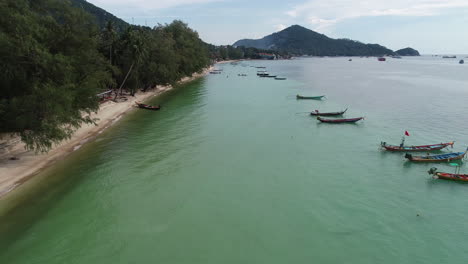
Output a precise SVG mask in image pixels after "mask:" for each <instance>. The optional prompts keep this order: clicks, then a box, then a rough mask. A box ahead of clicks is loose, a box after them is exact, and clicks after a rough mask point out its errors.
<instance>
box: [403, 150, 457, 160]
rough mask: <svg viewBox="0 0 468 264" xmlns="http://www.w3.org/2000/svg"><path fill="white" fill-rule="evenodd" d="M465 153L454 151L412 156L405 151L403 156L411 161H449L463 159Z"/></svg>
mask: <svg viewBox="0 0 468 264" xmlns="http://www.w3.org/2000/svg"><path fill="white" fill-rule="evenodd" d="M465 154H466V152H455V153H448V154H440V155H426V156H413V155H411V154H408V153H406V155H405V158H407V159H408V160H410V161H413V162H450V161H454V160H461V159H463V158H464V157H465Z"/></svg>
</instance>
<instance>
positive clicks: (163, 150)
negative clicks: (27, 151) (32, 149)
mask: <svg viewBox="0 0 468 264" xmlns="http://www.w3.org/2000/svg"><path fill="white" fill-rule="evenodd" d="M258 66H264V67H266V70H267V71H269V72H270V73H272V74H278V75H280V76H284V77H287V78H288V79H287V80H285V81H278V80H274V79H270V78H259V77H257V76H256V72H257V70H259V69H257V68H255V67H258ZM216 67H217V68H219V69H222V70H223V72H222V74H217V75H214V74H213V75H209V76H206V77H205V78H202V79H199V80H197V81H194V82H192V83H189V84H187V85H183V86H181V87H178V88H177V89H175V90H173V91H170V92H168V93H167V94H164V95H162V96H160V97H158V98H156V99H155V100H153V101H152V102H150V103H152V104H159V103H160V104H162V106H163V108H162V110H161V111H159V112H153V111H145V110H136V111H134V112H132V113H131V114H129V115H127V116H126V117H124V118H123V119H122V120H121V121H119V123H118V124H117V125H116V126H114V127H113V128H111V129H109V130H108V131H106V132H104V133H103V134H101V135H100V136H99V137H98V138H97V140H96V141H95V142H92V143H89V144H86V145H85V146H83V147H82V148H80V149H79V150H77V151H76V152H75V153H73V154H72V155H71V156H70V157H69V158H67V159H65V160H63V161H60V162H59V163H58V164H57V165H56V166H54V167H52V168H50V169H47V170H46V171H44V172H43V173H41V175H39V176H37V177H35V178H34V179H33V180H31V181H29V182H28V183H26V184H25V185H23V186H22V187H20V188H19V190H18V192H17V195H16V197H15V198H14V199H11V198H10V199H7V201H2V203H3V205H2V206H6V205H5V203H9V204H10V205H11V203H15V204H17V206H16V208H15V209H14V210H12V211H11V212H10V213H8V214H7V215H5V216H3V217H1V218H0V263H2V264H3V263H5V264H19V263H24V264H34V263H47V264H55V263H57V264H59V263H60V264H63V263H70V264H71V263H80V264H81V263H99V264H107V263H109V264H118V263H122V264H123V263H164V264H184V263H187V264H189V263H190V264H194V263H200V264H219V263H224V264H226V263H232V264H239V263H268V264H274V263H278V264H280V263H281V264H284V263H356V264H363V263H369V264H371V263H372V264H375V263H379V264H382V263H389V264H390V263H391V264H395V263H408V264H416V263H421V264H422V263H424V264H427V263H451V264H454V263H467V261H468V250H467V249H466V248H467V245H468V184H463V183H457V182H450V181H443V180H435V179H432V178H431V176H430V175H428V174H427V170H429V169H430V168H431V167H437V168H438V169H439V171H447V172H453V171H455V167H452V166H449V165H448V164H413V163H409V162H407V161H406V160H405V159H404V157H403V156H404V153H387V152H384V151H381V150H379V145H380V142H381V141H386V142H387V143H389V144H399V143H400V140H401V138H402V136H403V134H404V132H405V131H408V132H409V134H410V136H409V137H406V144H407V145H413V144H414V145H418V144H435V143H440V142H449V141H455V146H454V148H453V149H448V150H443V151H441V153H443V152H450V151H464V150H465V149H466V147H467V146H468V100H467V99H468V64H464V65H460V64H458V59H441V58H440V57H432V56H422V57H415V58H403V59H391V58H389V59H387V61H386V62H378V61H377V59H376V58H352V61H348V58H344V57H343V58H299V59H294V60H286V61H244V62H239V63H237V64H220V65H217V66H216ZM240 73H245V74H247V75H248V76H246V77H241V76H238V74H240ZM296 94H301V95H313V96H315V95H326V99H324V100H322V101H317V100H296V99H295V96H296ZM345 108H348V112H347V113H346V115H345V116H346V117H360V116H364V117H365V120H363V121H360V122H358V123H356V124H341V125H334V124H322V123H319V122H318V121H317V120H316V119H314V118H313V117H311V116H309V115H308V112H310V111H314V110H315V109H318V110H320V111H339V110H344V109H345ZM460 169H461V172H464V173H468V167H467V166H466V164H465V163H461V168H460Z"/></svg>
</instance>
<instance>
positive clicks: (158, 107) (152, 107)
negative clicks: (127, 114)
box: [135, 102, 161, 110]
mask: <svg viewBox="0 0 468 264" xmlns="http://www.w3.org/2000/svg"><path fill="white" fill-rule="evenodd" d="M135 104H136V105H137V106H138V107H139V108H142V109H147V110H159V109H161V106H160V105H158V106H152V105H147V104H142V103H138V102H135Z"/></svg>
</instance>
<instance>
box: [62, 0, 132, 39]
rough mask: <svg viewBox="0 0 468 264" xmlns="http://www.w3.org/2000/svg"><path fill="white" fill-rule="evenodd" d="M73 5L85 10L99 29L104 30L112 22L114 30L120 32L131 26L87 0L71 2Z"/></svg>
mask: <svg viewBox="0 0 468 264" xmlns="http://www.w3.org/2000/svg"><path fill="white" fill-rule="evenodd" d="M70 1H71V3H72V5H73V6H75V7H77V8H81V9H83V10H84V11H85V12H86V13H89V14H91V18H92V19H93V20H94V22H95V23H96V24H97V25H98V27H99V28H101V29H102V28H104V27H106V26H107V23H108V22H109V21H110V22H112V24H113V25H114V28H115V29H116V30H117V31H118V32H122V31H124V30H125V29H126V28H127V27H128V26H129V24H128V23H127V22H125V21H123V20H122V19H120V18H118V17H116V16H114V15H113V14H111V13H109V12H107V11H106V10H104V9H102V8H99V7H97V6H95V5H93V4H91V3H88V2H87V1H86V0H70Z"/></svg>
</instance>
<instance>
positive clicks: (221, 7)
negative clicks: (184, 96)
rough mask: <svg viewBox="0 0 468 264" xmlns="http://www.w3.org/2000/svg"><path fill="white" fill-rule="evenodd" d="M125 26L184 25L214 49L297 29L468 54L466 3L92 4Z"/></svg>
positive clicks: (114, 0) (192, 0)
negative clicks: (131, 24)
mask: <svg viewBox="0 0 468 264" xmlns="http://www.w3.org/2000/svg"><path fill="white" fill-rule="evenodd" d="M88 2H91V3H93V4H95V5H97V6H99V7H101V8H104V9H106V10H107V11H109V12H111V13H113V14H114V15H116V16H118V17H120V18H122V19H124V20H125V21H127V22H130V23H132V21H134V23H135V24H140V25H145V24H146V25H148V26H154V25H156V24H157V23H162V24H164V23H169V22H171V21H172V20H174V19H180V20H183V21H184V22H186V23H188V24H189V26H190V27H191V28H193V29H195V30H196V31H198V33H199V34H200V37H201V38H202V39H203V40H205V41H206V42H209V43H212V44H218V45H220V44H232V43H233V42H235V41H236V40H239V39H242V38H261V37H263V36H265V35H268V34H271V33H273V32H276V31H278V30H281V29H283V28H285V27H288V26H290V25H294V24H298V25H301V26H304V27H307V28H310V29H312V30H315V31H318V32H320V33H324V34H326V35H328V36H329V37H333V38H350V39H354V40H359V41H362V42H365V43H378V44H381V45H384V46H386V47H388V48H390V49H393V50H396V49H400V48H404V47H408V46H410V47H413V48H415V49H417V50H419V51H420V52H421V53H426V54H429V53H437V54H441V53H461V54H466V53H468V0H290V1H280V0H269V1H266V0H259V1H253V0H88Z"/></svg>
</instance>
